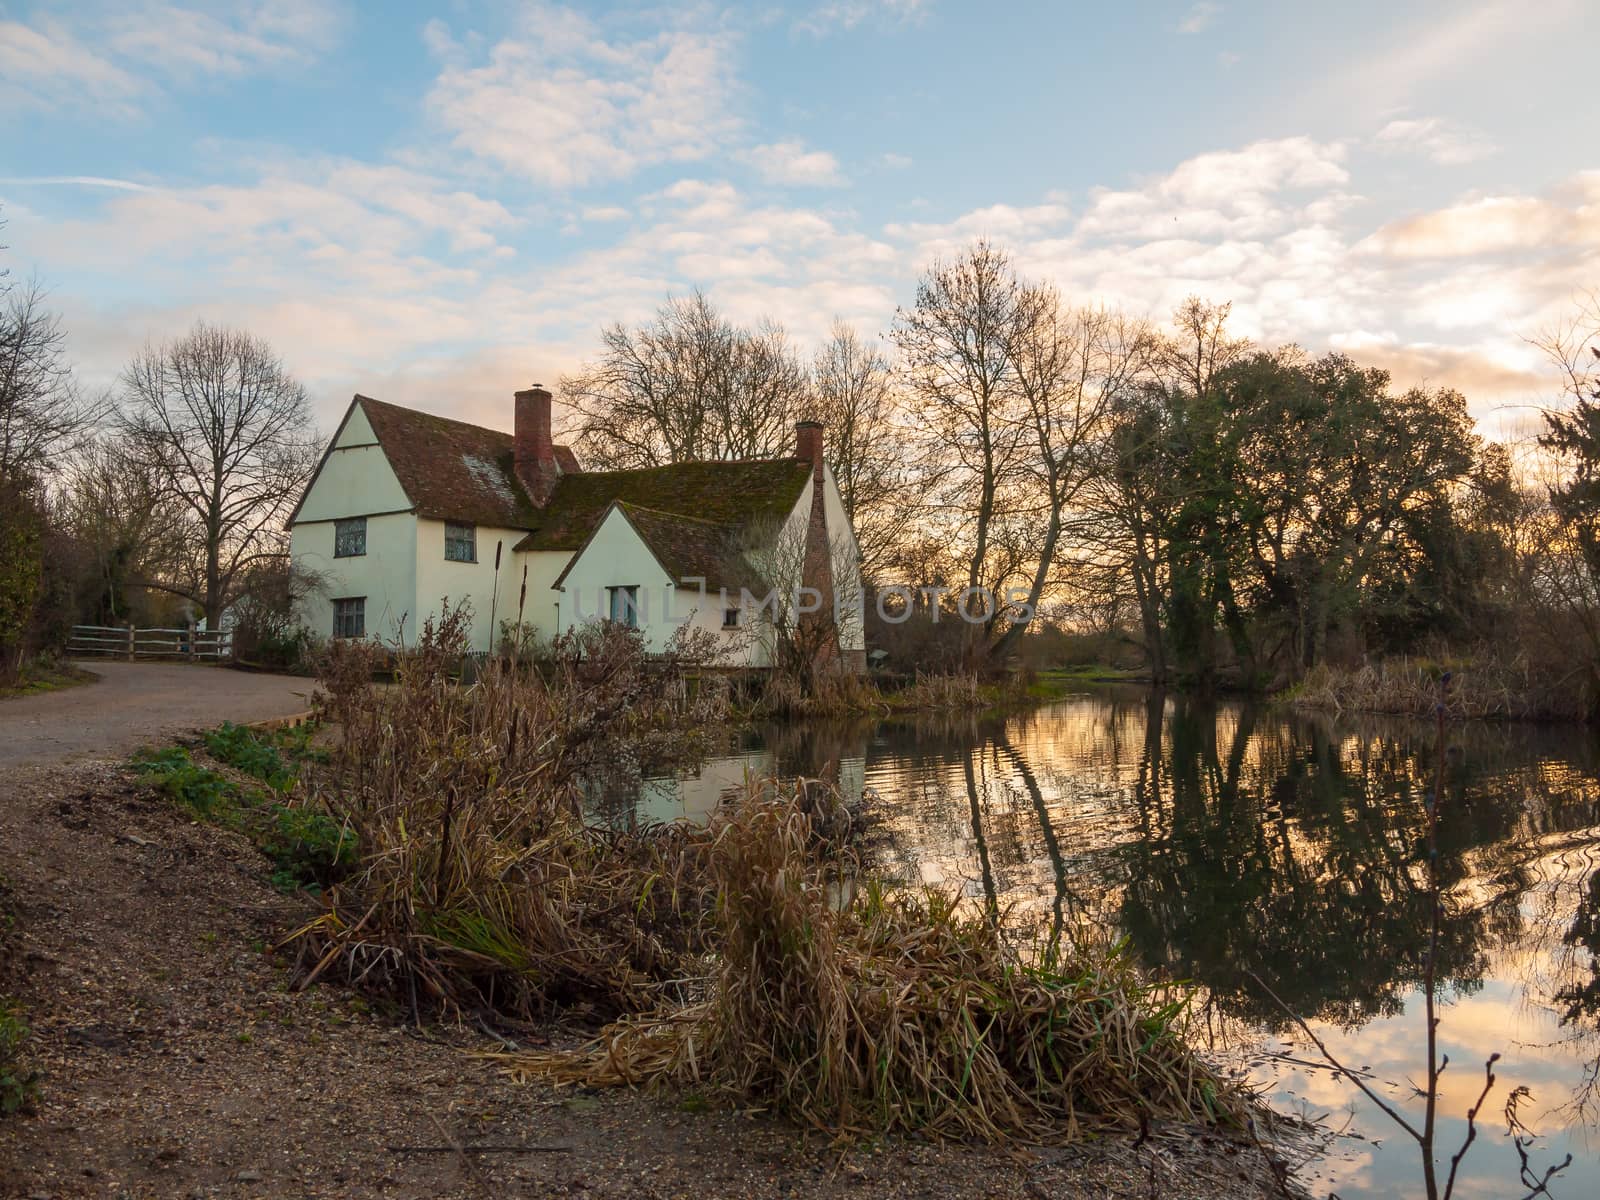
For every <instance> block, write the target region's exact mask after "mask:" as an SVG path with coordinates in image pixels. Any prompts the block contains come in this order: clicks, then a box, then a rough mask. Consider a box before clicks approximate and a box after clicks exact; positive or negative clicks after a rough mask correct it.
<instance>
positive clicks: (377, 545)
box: [289, 467, 417, 642]
mask: <svg viewBox="0 0 1600 1200" xmlns="http://www.w3.org/2000/svg"><path fill="white" fill-rule="evenodd" d="M386 469H387V467H386ZM325 473H326V472H325ZM416 525H417V519H416V517H414V516H412V514H410V513H391V514H389V515H388V516H378V517H368V518H367V552H366V553H365V554H360V555H355V556H352V557H349V558H335V557H334V556H333V534H334V523H333V522H332V521H328V520H322V521H306V520H304V519H303V518H302V519H301V520H300V521H298V522H297V523H296V524H295V527H294V530H293V532H292V534H291V536H290V540H289V552H290V554H291V555H292V556H293V559H294V562H295V565H296V566H298V567H300V568H302V569H303V570H306V571H308V572H310V573H313V574H314V575H316V576H317V577H319V578H320V579H321V585H320V587H319V588H318V589H317V590H316V591H315V592H313V593H312V594H311V595H309V596H307V597H305V598H304V599H303V600H301V602H300V621H301V624H303V625H304V626H305V627H306V628H307V629H309V630H310V631H311V632H312V633H314V634H316V635H317V636H318V637H320V638H330V637H332V636H333V601H334V600H335V599H337V598H340V597H345V596H365V597H366V599H367V603H366V627H367V636H368V637H376V638H380V639H382V640H383V641H386V642H392V641H395V640H396V639H398V638H401V637H402V636H403V637H404V638H405V639H406V640H407V641H409V640H411V638H412V636H413V635H414V634H415V633H416V618H415V611H416V606H417V604H416V598H417V592H416V574H417V561H416V553H417V534H416Z"/></svg>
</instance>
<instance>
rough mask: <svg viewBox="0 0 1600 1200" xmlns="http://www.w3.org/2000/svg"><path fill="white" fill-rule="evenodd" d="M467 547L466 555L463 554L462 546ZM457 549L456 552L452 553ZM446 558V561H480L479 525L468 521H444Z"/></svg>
mask: <svg viewBox="0 0 1600 1200" xmlns="http://www.w3.org/2000/svg"><path fill="white" fill-rule="evenodd" d="M463 546H465V547H466V557H465V558H463V557H462V556H461V553H460V551H461V548H462V547H463ZM452 550H455V551H456V553H451V551H452ZM444 560H445V562H459V563H475V562H477V561H478V527H477V526H476V525H473V524H472V523H470V522H468V521H446V522H445V523H444Z"/></svg>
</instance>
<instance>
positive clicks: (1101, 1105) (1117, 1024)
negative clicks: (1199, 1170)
mask: <svg viewBox="0 0 1600 1200" xmlns="http://www.w3.org/2000/svg"><path fill="white" fill-rule="evenodd" d="M710 833H711V840H710V843H709V845H710V848H711V853H710V854H709V855H707V856H706V857H705V859H704V860H703V861H704V865H705V868H706V869H707V870H708V871H709V872H710V873H711V875H712V876H713V878H714V881H715V888H716V900H715V929H714V932H713V933H712V935H711V945H712V949H713V955H712V957H711V958H710V960H709V961H710V963H711V972H710V975H709V976H708V978H707V979H706V980H705V984H704V987H705V995H704V998H703V999H701V1000H700V1001H699V1002H697V1003H694V1004H691V1005H688V1006H678V1007H662V1008H658V1009H657V1010H655V1011H653V1012H651V1013H648V1014H646V1015H642V1016H634V1017H625V1018H622V1019H621V1020H619V1021H617V1022H616V1023H614V1024H613V1025H611V1026H609V1027H608V1028H607V1029H605V1030H604V1031H603V1032H602V1033H601V1035H600V1037H599V1038H598V1039H597V1041H596V1042H595V1043H594V1044H593V1045H592V1047H591V1048H590V1049H589V1050H587V1051H585V1052H582V1053H580V1054H578V1055H575V1056H574V1055H559V1054H538V1055H522V1056H517V1057H515V1058H513V1059H512V1060H511V1061H512V1063H513V1069H514V1070H515V1071H517V1072H519V1073H523V1074H529V1075H539V1076H543V1077H551V1078H555V1079H557V1080H565V1081H570V1082H582V1083H586V1084H590V1085H644V1084H668V1085H676V1086H681V1087H692V1088H696V1089H710V1090H715V1091H720V1092H722V1093H725V1094H727V1095H730V1096H732V1097H735V1098H737V1100H738V1101H739V1102H740V1103H742V1104H746V1105H760V1106H763V1107H767V1108H770V1109H773V1110H776V1111H779V1112H782V1113H785V1114H787V1115H789V1116H792V1117H794V1118H796V1119H798V1120H800V1121H802V1122H804V1123H807V1124H810V1125H813V1126H816V1127H818V1128H821V1129H824V1130H827V1131H829V1132H830V1133H835V1134H837V1133H849V1134H864V1133H870V1132H881V1131H890V1130H913V1129H916V1130H923V1131H925V1132H929V1133H932V1134H935V1135H938V1136H949V1137H969V1136H976V1137H980V1138H984V1139H987V1140H1001V1139H1006V1138H1024V1139H1028V1140H1048V1139H1052V1138H1055V1139H1070V1138H1073V1137H1075V1136H1078V1135H1080V1134H1081V1133H1083V1132H1085V1131H1086V1130H1089V1129H1098V1128H1104V1127H1110V1126H1117V1127H1139V1126H1141V1125H1142V1124H1143V1123H1145V1122H1147V1121H1148V1120H1151V1119H1161V1118H1168V1119H1176V1120H1182V1121H1205V1122H1223V1123H1231V1124H1242V1123H1243V1122H1244V1120H1245V1118H1246V1116H1247V1113H1248V1111H1249V1107H1250V1105H1249V1101H1248V1099H1247V1097H1246V1096H1245V1095H1244V1094H1243V1093H1242V1092H1241V1091H1240V1090H1238V1089H1237V1088H1236V1087H1235V1086H1233V1085H1230V1084H1229V1083H1227V1082H1225V1081H1224V1080H1223V1079H1222V1078H1221V1077H1220V1076H1218V1075H1217V1074H1216V1072H1215V1071H1213V1070H1212V1069H1211V1068H1210V1067H1209V1066H1208V1065H1207V1064H1206V1063H1205V1062H1204V1061H1203V1060H1202V1059H1201V1058H1200V1057H1199V1056H1198V1055H1197V1054H1196V1053H1195V1052H1194V1051H1193V1050H1191V1049H1190V1048H1189V1046H1188V1045H1187V1044H1186V1042H1185V1041H1184V1038H1183V1014H1184V1012H1185V1010H1186V1003H1187V996H1186V994H1185V993H1184V992H1183V991H1182V990H1180V989H1176V988H1171V987H1158V986H1154V985H1151V984H1147V983H1145V982H1143V981H1142V980H1141V979H1140V977H1139V975H1138V973H1137V971H1136V970H1135V968H1134V967H1133V965H1132V963H1131V962H1130V960H1129V959H1128V957H1127V956H1126V955H1125V954H1124V953H1123V952H1122V950H1121V948H1120V947H1118V946H1101V947H1097V948H1088V947H1084V948H1075V949H1058V948H1050V949H1047V950H1045V951H1044V952H1042V953H1039V954H1036V955H1033V956H1031V957H1029V956H1025V955H1022V954H1019V953H1018V952H1017V951H1016V950H1014V949H1013V948H1012V947H1010V946H1008V945H1007V943H1006V942H1005V940H1004V939H1003V938H1002V936H1001V934H1000V933H999V931H998V930H997V929H996V928H995V926H994V925H993V924H991V923H990V922H989V921H988V920H986V919H985V918H984V917H983V916H982V915H980V914H977V913H971V912H968V911H966V910H965V909H964V908H963V907H962V906H960V905H959V904H958V902H957V901H956V900H955V899H953V898H952V897H949V896H947V895H944V894H941V893H939V892H936V891H888V890H885V889H884V888H883V887H882V886H880V885H878V884H876V883H872V882H868V883H865V884H863V885H861V886H859V887H857V888H856V889H855V890H854V893H853V895H852V897H851V898H850V899H849V900H848V902H844V903H841V902H840V900H839V895H840V890H841V889H840V887H839V883H840V872H839V871H838V870H836V869H834V866H836V864H830V863H829V862H828V861H827V860H821V861H819V860H818V859H817V858H816V857H815V856H814V855H812V854H808V849H809V848H810V847H812V846H813V845H814V844H815V838H814V832H813V830H812V829H811V821H810V818H809V817H808V816H807V815H806V814H805V813H804V812H803V811H802V810H801V809H800V808H799V807H798V806H797V805H796V804H795V803H794V802H793V801H792V799H786V798H783V797H777V798H772V799H767V800H763V801H760V802H758V803H752V804H748V805H744V806H741V807H739V808H736V809H734V810H731V811H729V812H728V813H726V814H724V815H722V816H720V817H718V818H717V819H716V820H715V821H714V823H713V826H712V829H711V830H710Z"/></svg>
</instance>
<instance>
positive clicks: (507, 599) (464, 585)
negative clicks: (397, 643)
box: [412, 518, 549, 650]
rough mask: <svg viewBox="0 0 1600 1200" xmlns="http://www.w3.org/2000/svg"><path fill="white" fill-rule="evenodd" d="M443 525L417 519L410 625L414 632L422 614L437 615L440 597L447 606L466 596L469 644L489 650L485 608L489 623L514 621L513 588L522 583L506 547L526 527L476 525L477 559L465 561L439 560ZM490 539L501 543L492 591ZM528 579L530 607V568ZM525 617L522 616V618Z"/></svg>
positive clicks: (519, 567) (516, 563)
mask: <svg viewBox="0 0 1600 1200" xmlns="http://www.w3.org/2000/svg"><path fill="white" fill-rule="evenodd" d="M444 527H445V522H443V521H433V520H428V519H426V518H424V519H421V520H418V521H417V528H416V564H417V567H416V571H417V575H416V580H417V582H416V592H415V595H416V611H417V612H418V614H420V615H419V617H418V618H417V620H416V621H415V622H414V623H413V626H412V631H413V632H415V630H417V629H420V628H421V627H422V618H423V617H426V616H429V615H437V614H438V613H439V612H440V611H442V609H443V607H444V601H445V599H446V598H448V599H449V601H450V603H451V604H452V605H456V604H459V603H460V602H461V601H463V600H466V601H468V602H470V603H471V605H472V634H471V638H470V642H471V648H472V649H473V650H488V649H491V644H492V642H493V641H494V640H495V636H494V630H493V629H492V628H491V626H490V613H491V610H492V611H493V624H494V625H495V626H498V625H499V624H500V622H501V621H506V620H513V621H514V620H515V619H516V615H517V590H518V589H519V588H520V587H521V586H522V565H521V562H520V561H519V559H520V557H521V556H519V555H516V554H513V553H512V552H511V547H513V546H515V545H516V544H517V543H518V542H520V541H521V540H522V538H523V537H524V535H525V534H526V532H527V531H526V530H522V529H498V528H495V527H494V526H491V525H479V526H478V533H477V551H478V561H477V562H470V563H465V562H453V561H451V560H450V559H447V558H445V556H444ZM496 541H499V542H501V543H502V544H503V546H504V550H503V551H502V553H501V556H500V577H499V585H498V594H497V589H496V583H495V570H494V546H495V542H496ZM528 577H529V578H528V599H529V603H530V605H531V604H532V603H533V601H534V596H535V590H534V587H533V571H532V570H530V571H529V572H528ZM543 591H544V594H546V595H548V594H549V584H548V583H546V584H545V587H544V589H543ZM528 619H529V618H528V617H526V616H525V617H524V620H528Z"/></svg>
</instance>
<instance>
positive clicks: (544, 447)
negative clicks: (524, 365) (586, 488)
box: [512, 383, 561, 505]
mask: <svg viewBox="0 0 1600 1200" xmlns="http://www.w3.org/2000/svg"><path fill="white" fill-rule="evenodd" d="M550 400H551V396H550V393H549V392H548V391H547V390H546V389H545V388H544V387H543V386H542V385H541V384H537V383H536V384H534V385H533V386H532V387H531V388H526V389H524V390H523V391H520V392H518V393H516V404H517V407H516V425H515V432H514V434H513V435H512V443H513V445H514V446H515V448H516V471H517V478H518V479H520V480H522V486H523V487H525V488H527V489H528V494H529V495H530V496H532V497H533V502H534V503H535V504H541V505H542V504H543V503H544V502H545V501H546V500H548V499H550V493H551V492H552V491H553V490H554V489H555V486H556V480H558V479H560V478H561V466H560V464H559V463H557V462H556V444H555V439H554V437H553V436H552V435H551V432H550Z"/></svg>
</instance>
